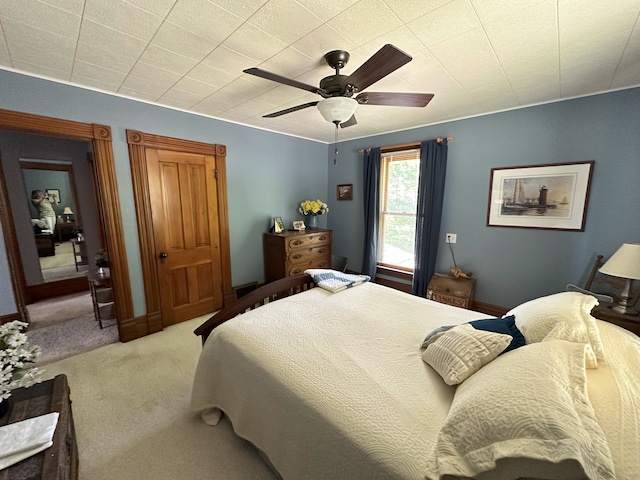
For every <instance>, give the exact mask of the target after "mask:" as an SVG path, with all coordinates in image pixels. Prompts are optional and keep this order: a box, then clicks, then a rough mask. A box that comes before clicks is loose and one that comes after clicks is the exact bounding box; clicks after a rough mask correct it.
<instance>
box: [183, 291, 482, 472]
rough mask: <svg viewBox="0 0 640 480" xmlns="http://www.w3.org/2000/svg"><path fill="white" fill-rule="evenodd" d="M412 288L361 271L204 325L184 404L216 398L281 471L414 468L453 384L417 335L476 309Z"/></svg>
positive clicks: (420, 468)
mask: <svg viewBox="0 0 640 480" xmlns="http://www.w3.org/2000/svg"><path fill="white" fill-rule="evenodd" d="M374 299H377V301H375V302H373V300H374ZM418 300H419V301H418V302H416V298H415V297H412V296H409V295H407V294H404V293H401V292H397V291H394V290H391V289H389V288H385V287H381V286H380V285H377V284H372V283H366V284H363V285H360V286H359V287H357V288H350V289H347V290H344V291H343V292H340V293H338V294H331V293H329V292H327V291H325V290H323V289H321V288H314V289H312V290H310V291H309V292H305V293H303V294H299V295H295V296H293V297H289V298H286V299H283V300H279V301H277V302H274V303H271V304H269V305H266V306H264V307H261V308H259V309H258V310H254V311H251V312H247V313H246V314H244V315H242V317H240V318H239V319H234V320H231V321H229V322H227V323H226V324H224V325H222V326H221V327H218V328H217V329H216V330H214V332H213V333H212V335H211V336H210V337H209V339H208V341H207V343H206V345H205V347H204V349H203V352H202V359H201V360H200V363H199V366H198V370H197V373H196V379H195V384H194V388H193V396H192V407H193V409H194V410H195V411H196V412H202V414H203V418H204V419H205V421H207V422H208V423H217V420H218V419H219V416H218V415H217V414H216V411H215V410H213V411H212V409H214V408H216V407H217V408H220V409H222V410H223V411H224V412H225V414H226V415H227V416H228V417H229V418H230V420H231V422H232V424H233V428H234V430H235V431H236V433H237V434H238V435H239V436H241V437H244V438H246V439H248V440H249V441H251V442H252V443H253V444H254V445H256V446H257V447H258V448H259V449H261V450H262V451H263V452H265V453H266V454H267V456H268V457H269V460H270V461H271V463H272V464H273V465H274V466H275V467H276V468H277V470H278V471H279V472H280V474H281V475H282V476H283V477H284V478H285V479H295V480H302V479H311V478H314V479H349V480H357V479H381V478H402V479H422V478H424V475H425V471H426V461H427V452H428V449H429V446H430V445H431V444H432V442H433V441H434V440H435V438H436V436H437V433H438V428H439V425H440V424H441V423H442V421H443V420H444V417H445V416H446V414H447V412H448V410H449V404H450V403H451V399H452V398H453V393H454V388H453V387H449V386H447V385H446V384H445V383H444V382H443V381H442V379H441V378H440V376H439V375H438V374H437V373H436V372H435V371H434V370H432V369H431V367H429V366H428V365H426V364H425V363H424V362H423V361H422V358H421V353H422V351H421V349H420V344H421V342H422V340H423V338H424V336H425V335H426V333H428V332H429V331H430V330H431V329H433V328H435V327H436V326H437V325H439V324H441V323H442V322H444V323H447V324H451V323H461V322H464V321H468V320H472V319H475V318H480V317H479V315H480V316H481V315H482V314H478V313H473V312H469V311H462V310H459V309H456V308H453V307H449V306H446V305H442V304H439V303H436V302H432V301H428V300H426V299H418ZM236 320H239V321H236ZM319 331H322V332H324V333H326V335H317V333H318V332H319ZM347 432H348V433H347ZM292 439H294V440H293V441H292ZM332 459H335V461H334V460H332Z"/></svg>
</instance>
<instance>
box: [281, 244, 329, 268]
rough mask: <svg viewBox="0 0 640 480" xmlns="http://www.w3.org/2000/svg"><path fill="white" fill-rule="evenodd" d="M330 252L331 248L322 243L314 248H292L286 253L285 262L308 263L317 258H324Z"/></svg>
mask: <svg viewBox="0 0 640 480" xmlns="http://www.w3.org/2000/svg"><path fill="white" fill-rule="evenodd" d="M330 252H331V248H330V247H329V246H328V245H323V246H320V247H314V248H305V249H299V250H293V251H291V252H289V253H288V254H287V262H289V263H291V264H294V263H295V264H298V263H308V262H313V261H315V260H318V259H319V258H323V259H324V258H326V257H327V255H329V254H330Z"/></svg>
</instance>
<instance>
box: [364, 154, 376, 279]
mask: <svg viewBox="0 0 640 480" xmlns="http://www.w3.org/2000/svg"><path fill="white" fill-rule="evenodd" d="M363 161H364V168H363V172H364V181H363V185H364V249H363V255H362V273H364V274H365V275H369V276H371V279H372V280H373V279H375V277H376V268H377V261H378V223H379V220H380V148H371V149H366V150H365V151H364V155H363Z"/></svg>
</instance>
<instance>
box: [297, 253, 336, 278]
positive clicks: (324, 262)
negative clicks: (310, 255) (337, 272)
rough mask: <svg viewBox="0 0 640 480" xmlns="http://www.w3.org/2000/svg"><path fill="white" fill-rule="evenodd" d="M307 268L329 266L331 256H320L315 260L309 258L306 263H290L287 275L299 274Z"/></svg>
mask: <svg viewBox="0 0 640 480" xmlns="http://www.w3.org/2000/svg"><path fill="white" fill-rule="evenodd" d="M308 268H331V257H329V258H325V257H320V258H317V259H315V260H311V261H309V262H307V263H297V264H295V265H291V266H290V267H289V270H288V272H287V275H300V274H301V273H304V271H305V270H306V269H308Z"/></svg>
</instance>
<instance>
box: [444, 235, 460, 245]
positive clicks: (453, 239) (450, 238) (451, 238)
mask: <svg viewBox="0 0 640 480" xmlns="http://www.w3.org/2000/svg"><path fill="white" fill-rule="evenodd" d="M457 237H458V236H457V235H456V234H455V233H447V237H446V239H447V240H446V241H447V243H456V240H457Z"/></svg>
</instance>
